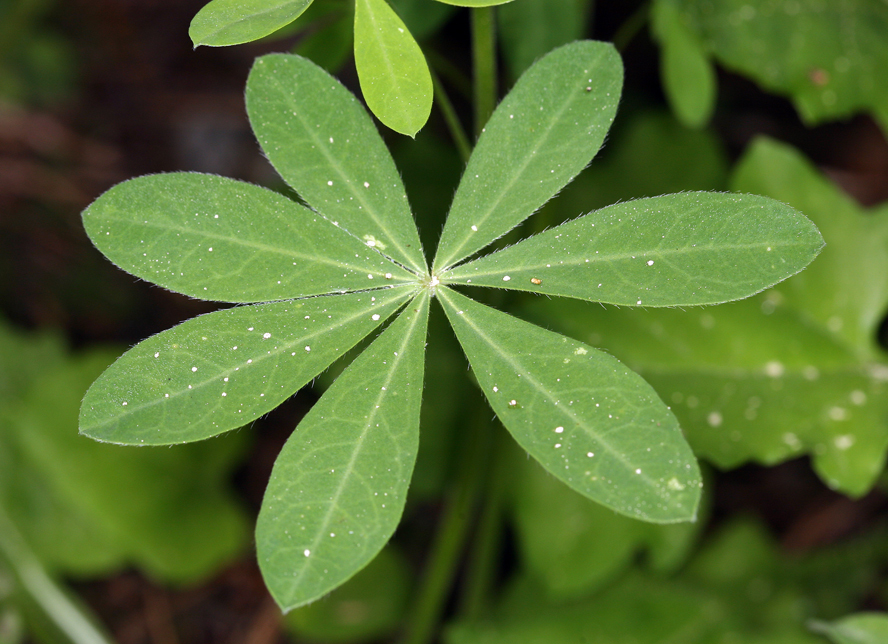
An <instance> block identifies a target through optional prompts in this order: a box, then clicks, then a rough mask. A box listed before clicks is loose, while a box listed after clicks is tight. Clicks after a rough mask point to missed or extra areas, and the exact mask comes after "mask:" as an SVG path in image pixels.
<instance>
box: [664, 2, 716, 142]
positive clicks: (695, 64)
mask: <svg viewBox="0 0 888 644" xmlns="http://www.w3.org/2000/svg"><path fill="white" fill-rule="evenodd" d="M651 9H652V16H651V20H652V27H651V29H652V31H653V34H654V36H655V37H656V38H657V40H658V41H659V43H660V47H661V48H662V53H661V58H660V75H661V76H662V78H663V85H664V89H665V90H666V96H667V98H668V99H669V104H670V105H671V106H672V110H673V112H674V113H675V115H676V117H677V118H678V119H679V120H680V121H681V122H682V123H683V124H684V125H686V126H688V127H694V128H697V127H702V126H704V125H706V124H707V123H708V122H709V119H710V117H711V116H712V111H713V109H715V93H716V78H715V70H714V69H713V66H712V63H710V62H709V59H708V58H707V56H706V50H705V49H704V47H703V44H702V43H701V42H700V39H699V37H698V36H697V34H695V33H694V32H693V30H692V29H691V28H690V27H688V25H687V24H685V22H684V20H683V17H682V15H681V14H680V12H679V10H678V8H677V7H676V6H675V4H673V3H672V2H654V3H653V6H652V8H651Z"/></svg>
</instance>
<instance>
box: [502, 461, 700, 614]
mask: <svg viewBox="0 0 888 644" xmlns="http://www.w3.org/2000/svg"><path fill="white" fill-rule="evenodd" d="M514 451H515V455H514V456H513V457H512V459H511V463H512V466H511V468H510V472H511V479H510V490H511V493H510V496H511V504H512V513H513V515H514V523H515V526H514V527H515V532H516V536H517V542H518V551H519V554H520V556H521V560H522V565H523V568H524V570H525V571H526V572H527V573H528V574H529V575H530V576H531V577H533V578H534V579H535V580H537V581H538V582H540V583H541V585H542V586H543V588H544V589H545V591H546V596H547V597H548V598H550V599H557V600H566V599H571V598H574V597H580V596H584V595H588V594H589V593H590V592H592V591H595V590H598V589H599V588H602V587H603V586H604V585H605V584H607V583H610V582H612V581H613V580H614V579H615V578H618V577H619V576H620V575H621V574H622V573H623V572H624V571H625V570H626V569H627V568H629V567H630V566H631V565H632V564H633V563H634V562H635V561H636V560H637V559H638V555H639V553H641V552H644V553H645V555H646V557H645V561H646V562H647V564H648V566H649V567H650V568H651V569H654V570H658V571H661V572H672V571H674V570H675V569H676V568H677V567H678V566H679V565H681V564H682V563H683V562H684V561H685V559H686V558H687V557H688V555H689V554H690V549H691V547H692V546H693V545H694V542H695V538H696V535H697V533H698V532H699V530H700V529H701V528H702V527H703V522H701V521H697V522H695V523H680V524H673V525H655V524H651V523H644V522H642V521H636V520H635V519H630V518H629V517H625V516H623V515H620V514H615V513H614V512H613V511H611V510H609V509H607V508H605V507H603V506H601V505H598V504H597V503H593V502H592V501H590V500H589V499H587V498H585V497H584V496H581V495H579V494H577V493H576V492H574V491H573V490H571V489H570V488H568V487H567V486H566V485H563V484H562V483H561V481H559V480H558V479H556V478H555V477H553V476H551V475H549V474H548V473H547V472H546V471H545V470H544V469H543V468H541V467H540V466H539V464H538V463H536V462H535V461H533V460H531V459H528V458H527V456H526V455H525V454H523V453H520V452H519V450H518V449H515V450H514Z"/></svg>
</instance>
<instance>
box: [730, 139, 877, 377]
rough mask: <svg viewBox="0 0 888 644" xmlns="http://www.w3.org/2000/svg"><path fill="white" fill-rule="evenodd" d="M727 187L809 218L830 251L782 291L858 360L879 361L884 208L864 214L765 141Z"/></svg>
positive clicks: (797, 157) (785, 150) (801, 160)
mask: <svg viewBox="0 0 888 644" xmlns="http://www.w3.org/2000/svg"><path fill="white" fill-rule="evenodd" d="M732 185H733V188H734V189H736V190H748V191H754V192H757V193H759V194H765V195H770V196H772V197H774V198H775V199H780V200H781V201H784V202H786V203H788V204H791V205H793V206H795V207H796V208H798V209H799V210H801V211H802V212H804V213H806V214H807V215H808V216H809V217H810V218H811V219H813V220H814V222H815V223H816V224H817V226H818V227H819V228H820V230H821V232H822V233H823V236H824V238H826V240H827V243H828V248H827V249H826V252H824V253H823V254H822V257H819V258H818V259H817V261H816V262H814V263H813V264H812V265H811V267H810V268H809V269H808V270H806V271H804V272H803V273H801V274H800V275H799V276H798V277H797V278H795V279H793V280H792V281H790V282H787V283H786V284H785V285H784V286H782V287H781V288H780V293H781V294H782V296H783V297H784V298H785V299H786V302H787V304H788V305H790V306H792V307H793V308H796V309H798V310H800V311H803V312H804V313H805V314H806V315H807V316H810V317H812V318H813V319H814V320H816V322H817V323H818V324H820V325H822V326H823V327H825V328H826V329H827V330H828V331H830V332H831V333H833V334H834V335H835V336H836V337H837V339H838V340H839V341H841V342H844V343H846V344H847V345H848V346H849V347H851V349H852V350H853V351H855V353H857V354H858V355H860V356H861V358H863V359H874V358H875V359H881V360H884V358H885V353H884V351H883V350H880V349H879V348H878V347H877V345H876V330H877V328H878V326H879V324H880V323H881V321H882V319H883V318H884V316H885V314H886V311H888V204H882V205H880V206H877V207H875V208H871V209H863V208H861V207H860V206H859V205H857V204H856V203H855V202H854V200H853V199H851V197H849V196H848V195H846V194H844V193H843V192H841V191H840V190H839V189H838V188H836V186H835V185H834V184H833V183H832V182H831V181H830V180H829V179H827V178H826V177H824V176H823V175H822V174H821V173H820V172H818V171H817V170H816V169H815V168H814V167H813V166H812V165H811V163H810V162H809V161H808V160H807V159H805V157H804V156H803V155H802V154H800V153H799V152H798V151H796V150H794V149H793V148H791V147H790V146H787V145H785V144H781V143H778V142H776V141H773V140H769V139H764V138H762V139H759V140H757V141H756V142H755V143H754V144H753V145H752V146H751V147H750V149H749V150H748V151H747V153H746V154H745V155H744V157H743V159H742V160H741V161H740V163H738V165H737V168H736V170H735V173H734V177H733V182H732Z"/></svg>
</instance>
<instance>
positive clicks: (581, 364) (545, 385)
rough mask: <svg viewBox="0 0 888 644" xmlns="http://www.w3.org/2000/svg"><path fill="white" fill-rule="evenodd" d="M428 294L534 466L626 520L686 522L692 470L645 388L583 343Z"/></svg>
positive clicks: (674, 430)
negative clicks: (439, 305)
mask: <svg viewBox="0 0 888 644" xmlns="http://www.w3.org/2000/svg"><path fill="white" fill-rule="evenodd" d="M438 292H439V298H440V300H441V303H442V305H444V310H445V311H446V312H447V317H448V318H449V319H450V323H451V325H452V326H453V328H454V330H455V331H456V335H457V337H458V338H459V341H460V344H462V346H463V349H464V350H465V352H466V355H467V356H468V358H469V362H470V364H471V365H472V370H473V371H474V373H475V376H476V378H477V379H478V383H479V386H480V387H481V389H482V391H483V392H484V395H485V396H486V397H487V400H488V401H489V402H490V405H491V407H493V410H494V411H495V412H496V415H497V417H498V418H499V419H500V421H501V422H502V423H503V425H505V427H506V429H508V430H509V432H511V434H512V436H514V438H515V440H516V441H518V444H519V445H521V447H523V448H524V449H525V450H527V451H528V452H529V453H530V454H531V455H532V456H533V457H534V458H536V459H537V460H538V461H539V462H540V463H541V464H542V465H543V467H545V468H546V469H547V470H548V471H549V472H550V473H551V474H553V475H554V476H555V477H557V478H559V479H561V480H562V481H563V482H564V483H566V484H567V485H569V486H570V487H572V488H573V489H575V490H577V491H578V492H580V493H581V494H583V495H585V496H587V497H589V498H591V499H593V500H594V501H597V502H599V503H601V504H602V505H605V506H607V507H609V508H611V509H613V510H616V511H617V512H621V513H623V514H626V515H628V516H630V517H633V518H637V519H642V520H646V521H651V522H656V523H672V522H677V521H687V520H693V519H694V517H695V515H696V511H697V504H698V502H699V499H700V487H701V481H700V471H699V469H698V468H697V463H696V461H695V460H694V457H693V454H692V453H691V450H690V447H688V445H687V443H686V442H685V440H684V438H683V436H682V435H681V430H680V429H679V427H678V422H677V421H676V420H675V417H674V416H673V415H672V413H671V412H670V411H669V409H668V408H667V407H666V406H665V405H663V403H662V402H660V400H659V399H658V398H657V396H656V394H655V393H654V391H653V389H652V388H651V387H650V385H648V384H647V383H646V382H644V380H642V379H641V378H640V377H639V376H638V375H637V374H635V373H633V372H631V371H629V370H628V369H627V368H626V367H624V366H623V365H622V364H620V363H619V362H617V361H616V360H615V359H614V358H612V357H610V356H609V355H607V354H605V353H603V352H601V351H598V350H596V349H594V348H592V347H590V346H588V345H585V344H583V343H580V342H576V341H574V340H571V339H570V338H567V337H565V336H562V335H559V334H557V333H552V332H551V331H546V330H544V329H541V328H540V327H538V326H535V325H533V324H529V323H527V322H522V321H521V320H518V319H516V318H513V317H511V316H509V315H506V314H504V313H500V312H498V311H495V310H494V309H491V308H488V307H486V306H483V305H481V304H478V303H477V302H475V301H473V300H471V299H469V298H467V297H465V296H462V295H459V294H458V293H455V292H454V291H451V290H450V289H447V288H442V289H440V290H439V291H438Z"/></svg>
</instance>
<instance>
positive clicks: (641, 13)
mask: <svg viewBox="0 0 888 644" xmlns="http://www.w3.org/2000/svg"><path fill="white" fill-rule="evenodd" d="M650 12H651V3H650V2H644V3H642V5H641V6H640V7H639V8H638V9H636V10H635V13H633V14H632V15H631V16H629V17H628V18H626V21H625V22H624V23H623V24H622V25H620V28H619V29H617V32H616V33H615V34H614V38H613V43H614V47H616V48H617V51H619V52H620V53H622V52H624V51H625V50H626V47H628V46H629V43H630V42H632V39H633V38H635V36H637V35H638V32H639V31H641V29H642V28H643V27H644V25H645V23H646V22H647V21H648V17H649V15H650Z"/></svg>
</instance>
